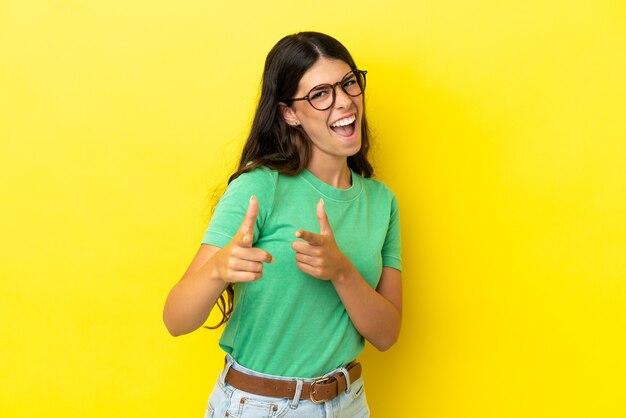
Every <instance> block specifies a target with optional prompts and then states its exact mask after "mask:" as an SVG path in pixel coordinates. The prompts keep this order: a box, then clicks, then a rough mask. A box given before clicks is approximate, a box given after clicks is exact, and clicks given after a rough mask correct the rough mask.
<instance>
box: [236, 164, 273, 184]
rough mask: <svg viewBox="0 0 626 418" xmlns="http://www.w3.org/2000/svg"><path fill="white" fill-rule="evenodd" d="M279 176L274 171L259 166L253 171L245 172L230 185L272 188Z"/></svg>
mask: <svg viewBox="0 0 626 418" xmlns="http://www.w3.org/2000/svg"><path fill="white" fill-rule="evenodd" d="M278 176H279V174H278V173H277V172H276V171H273V170H270V169H269V168H267V167H264V166H261V167H258V168H255V169H254V170H250V171H247V172H245V173H243V174H241V175H239V177H237V178H236V179H235V180H233V181H232V182H231V184H252V185H258V186H273V185H275V184H276V180H277V178H278Z"/></svg>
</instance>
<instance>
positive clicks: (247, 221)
mask: <svg viewBox="0 0 626 418" xmlns="http://www.w3.org/2000/svg"><path fill="white" fill-rule="evenodd" d="M258 213H259V202H258V201H257V199H256V197H254V196H252V197H251V198H250V203H249V204H248V210H247V211H246V215H245V217H244V219H243V222H242V223H241V226H240V227H239V230H238V231H237V233H236V234H235V236H234V237H233V239H232V240H231V241H230V242H229V243H228V244H227V245H226V246H225V247H224V248H219V247H216V246H213V245H205V244H203V245H201V246H200V249H199V250H198V253H197V254H196V256H195V257H194V258H193V260H192V261H191V264H190V265H189V268H188V269H187V271H186V272H185V274H184V275H183V277H182V278H181V279H180V281H179V282H178V283H177V284H176V285H175V286H174V287H173V288H172V290H171V291H170V293H169V295H168V296H167V300H166V301H165V307H164V308H163V322H165V326H166V327H167V329H168V331H169V332H170V334H172V335H182V334H186V333H188V332H191V331H193V330H195V329H197V328H199V327H201V326H202V324H203V323H204V322H205V321H206V319H207V318H208V317H209V313H210V312H211V309H212V308H213V305H215V301H216V300H217V299H218V298H219V296H220V295H221V294H222V292H223V291H224V288H225V287H226V286H227V284H229V283H237V282H251V281H254V280H258V279H260V278H261V277H262V276H263V263H264V262H265V263H271V262H273V261H274V257H272V255H271V254H270V253H268V252H267V251H265V250H262V249H260V248H254V247H252V240H253V239H254V223H255V222H256V218H257V215H258Z"/></svg>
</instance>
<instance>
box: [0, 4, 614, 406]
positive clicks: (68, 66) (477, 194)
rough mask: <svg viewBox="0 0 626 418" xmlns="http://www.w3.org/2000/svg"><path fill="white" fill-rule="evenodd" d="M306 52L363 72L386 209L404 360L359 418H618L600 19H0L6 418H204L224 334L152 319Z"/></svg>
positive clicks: (605, 10) (462, 13)
mask: <svg viewBox="0 0 626 418" xmlns="http://www.w3.org/2000/svg"><path fill="white" fill-rule="evenodd" d="M546 3H547V4H546ZM298 30H319V31H324V32H328V33H329V34H332V35H334V36H335V37H337V38H338V39H339V40H341V41H342V42H343V43H344V44H345V45H346V46H347V47H348V49H349V50H350V51H351V52H352V54H353V55H354V56H355V58H356V61H357V63H358V65H359V66H360V67H361V68H364V69H367V70H368V71H369V73H368V92H367V101H368V112H369V116H370V121H371V124H372V127H373V130H374V134H375V144H374V154H373V159H374V163H375V167H376V169H377V174H378V178H380V179H382V180H383V181H385V182H386V183H387V184H388V185H389V186H391V187H392V188H393V189H394V190H395V192H396V194H397V196H398V198H399V201H400V205H401V215H402V222H403V225H402V233H403V244H404V249H403V255H404V260H405V263H404V266H405V269H404V283H405V298H404V302H405V311H404V321H403V330H402V335H401V339H400V341H399V343H398V344H397V345H396V346H395V347H394V348H392V349H391V350H390V351H388V352H386V353H377V352H375V350H373V349H372V348H371V347H368V348H367V349H366V351H365V353H364V355H363V356H362V360H363V361H364V364H365V369H364V370H365V378H366V381H367V390H368V398H369V401H370V404H371V409H372V411H373V416H374V417H392V416H419V417H428V418H444V417H445V418H459V417H463V418H465V417H480V418H484V417H551V418H553V417H602V418H609V417H624V416H626V403H624V401H623V399H624V391H625V389H626V384H625V382H626V380H625V377H624V376H626V338H625V336H624V334H625V331H626V169H625V168H624V167H625V166H626V123H625V122H624V120H625V119H626V76H625V74H626V4H625V3H624V2H623V1H608V0H599V1H594V2H591V1H589V2H582V1H566V0H555V1H551V2H545V1H543V0H531V1H525V2H521V1H520V2H512V1H508V2H507V1H504V2H503V1H481V2H476V1H461V0H441V1H428V2H426V1H408V0H404V1H385V2H380V1H373V0H362V1H360V2H351V3H345V2H344V3H342V2H336V1H326V0H324V1H319V2H316V3H315V4H313V3H308V2H278V1H267V2H264V3H259V2H253V1H250V2H243V1H221V2H214V1H199V0H195V1H182V2H173V1H147V0H137V1H128V0H124V1H122V0H115V1H111V0H108V1H104V0H102V1H96V0H58V1H54V0H45V1H44V0H39V1H34V0H31V1H19V0H2V1H0V176H1V179H2V184H1V186H0V205H1V208H2V209H1V210H2V212H1V217H0V233H1V234H2V238H1V239H0V243H1V244H0V253H1V263H0V275H1V289H0V321H1V322H0V326H1V329H0V338H1V342H0V408H1V410H0V414H1V415H2V416H5V417H12V418H17V417H34V416H48V417H148V416H150V417H194V416H196V417H197V416H202V414H203V411H204V406H205V402H206V398H207V396H208V394H209V391H210V390H211V387H212V384H213V382H214V380H215V377H216V374H217V373H218V370H219V369H220V366H221V359H222V353H221V352H220V350H219V348H218V346H217V344H216V341H217V338H218V335H219V333H218V332H211V331H206V330H201V331H197V332H195V333H193V334H191V335H189V336H185V337H181V338H172V337H170V336H169V335H168V334H167V332H166V330H165V327H164V326H163V324H162V322H161V310H162V306H163V302H164V299H165V296H166V294H167V292H168V290H169V289H170V288H171V286H172V285H173V284H174V283H175V282H176V281H177V280H178V279H179V277H180V276H181V275H182V273H183V272H184V270H185V269H186V267H187V265H188V263H189V261H190V259H191V257H192V256H193V255H194V254H195V251H196V249H197V247H198V244H199V242H200V240H201V237H202V235H203V232H204V228H205V227H206V225H207V223H208V219H209V216H210V208H211V205H212V202H213V200H212V199H213V192H214V191H215V190H216V188H217V189H219V187H221V186H223V185H224V183H225V181H226V178H227V177H228V175H229V174H230V172H231V170H232V169H233V167H234V163H235V160H236V158H237V154H238V152H239V150H240V147H241V144H242V141H243V139H244V137H245V135H246V132H247V130H248V128H249V123H250V118H251V115H252V112H253V110H254V106H255V100H256V98H257V93H258V86H259V81H260V76H261V71H262V65H263V62H264V59H265V55H266V54H267V52H268V51H269V49H270V48H271V47H272V46H273V45H274V43H275V42H276V41H277V40H278V39H280V38H281V37H282V36H283V35H285V34H288V33H293V32H295V31H298ZM218 192H219V190H218ZM277 302H278V301H277ZM407 411H412V412H411V413H410V414H409V413H408V412H407Z"/></svg>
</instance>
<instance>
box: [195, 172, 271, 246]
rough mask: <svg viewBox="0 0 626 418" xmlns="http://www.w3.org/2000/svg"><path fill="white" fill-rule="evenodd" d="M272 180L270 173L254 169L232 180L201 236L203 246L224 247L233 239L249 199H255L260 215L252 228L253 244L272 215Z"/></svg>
mask: <svg viewBox="0 0 626 418" xmlns="http://www.w3.org/2000/svg"><path fill="white" fill-rule="evenodd" d="M274 194H275V180H274V177H273V175H272V172H270V171H268V170H267V169H265V168H257V169H255V170H252V171H250V172H248V173H244V174H242V175H240V176H239V177H237V178H236V179H235V180H233V181H232V182H231V183H230V184H229V185H228V187H227V188H226V191H225V192H224V195H222V197H221V199H220V201H219V202H218V204H217V206H216V207H215V211H214V212H213V217H212V218H211V222H210V223H209V226H208V227H207V230H206V232H205V234H204V238H203V240H202V244H210V245H215V246H216V247H220V248H223V247H225V246H226V245H227V244H228V243H229V242H230V240H232V239H233V237H234V236H235V234H236V233H237V230H238V229H239V227H240V226H241V223H242V222H243V218H244V216H245V214H246V211H247V210H248V204H249V203H250V198H251V197H252V196H253V195H254V196H256V198H257V201H258V202H259V214H258V216H257V219H256V223H255V227H254V240H253V243H254V242H256V241H257V239H258V237H259V231H260V230H261V228H263V224H264V222H265V219H267V216H268V214H269V213H271V210H272V206H273V203H274Z"/></svg>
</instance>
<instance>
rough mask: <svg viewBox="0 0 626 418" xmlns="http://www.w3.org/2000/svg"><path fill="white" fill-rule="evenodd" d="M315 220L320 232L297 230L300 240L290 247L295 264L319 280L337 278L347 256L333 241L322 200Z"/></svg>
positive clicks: (344, 266)
mask: <svg viewBox="0 0 626 418" xmlns="http://www.w3.org/2000/svg"><path fill="white" fill-rule="evenodd" d="M316 213H317V220H318V221H319V224H320V233H319V234H315V233H313V232H309V231H303V230H298V231H296V234H295V235H296V237H297V238H300V239H302V241H294V242H292V243H291V248H292V249H293V250H295V252H296V265H297V266H298V268H299V269H300V270H302V271H303V272H304V273H307V274H309V275H311V276H313V277H315V278H317V279H321V280H338V279H340V278H341V276H342V274H343V272H344V270H345V268H346V266H347V265H348V264H349V263H350V260H349V259H348V257H346V256H345V255H344V253H342V252H341V250H340V249H339V247H338V246H337V242H335V236H334V235H333V230H332V229H331V227H330V223H329V222H328V217H327V216H326V211H325V210H324V200H323V199H320V201H319V203H318V204H317V212H316Z"/></svg>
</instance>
